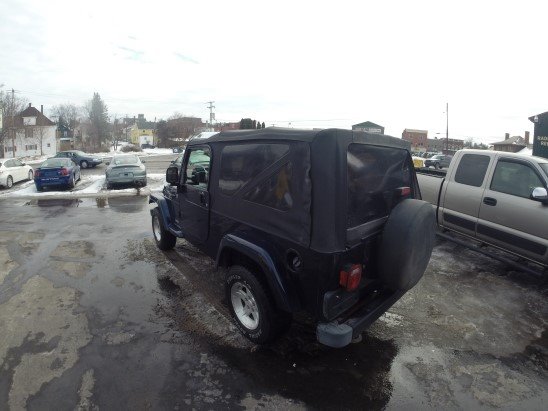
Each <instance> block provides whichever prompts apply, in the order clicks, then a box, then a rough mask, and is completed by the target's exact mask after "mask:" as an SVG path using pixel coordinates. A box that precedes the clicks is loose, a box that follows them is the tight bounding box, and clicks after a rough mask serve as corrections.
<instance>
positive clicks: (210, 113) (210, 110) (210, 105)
mask: <svg viewBox="0 0 548 411" xmlns="http://www.w3.org/2000/svg"><path fill="white" fill-rule="evenodd" d="M207 103H208V104H209V105H208V106H207V108H208V109H209V127H211V131H213V120H215V113H214V112H213V109H214V108H215V106H214V105H213V103H215V102H214V101H208V102H207Z"/></svg>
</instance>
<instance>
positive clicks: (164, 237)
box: [152, 208, 177, 250]
mask: <svg viewBox="0 0 548 411" xmlns="http://www.w3.org/2000/svg"><path fill="white" fill-rule="evenodd" d="M152 234H154V241H155V242H156V245H157V246H158V248H159V249H160V250H171V249H172V248H173V247H175V243H176V242H177V237H175V236H174V235H173V234H171V233H170V232H169V231H167V230H166V229H165V228H164V224H163V223H162V217H161V216H160V211H159V210H158V208H155V209H154V210H152Z"/></svg>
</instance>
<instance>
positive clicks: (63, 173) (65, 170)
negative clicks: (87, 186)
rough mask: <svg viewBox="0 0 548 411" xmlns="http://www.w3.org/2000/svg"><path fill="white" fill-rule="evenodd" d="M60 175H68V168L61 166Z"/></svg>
mask: <svg viewBox="0 0 548 411" xmlns="http://www.w3.org/2000/svg"><path fill="white" fill-rule="evenodd" d="M61 175H62V176H68V175H69V171H68V169H66V168H64V167H63V168H62V169H61Z"/></svg>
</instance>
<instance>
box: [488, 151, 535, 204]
mask: <svg viewBox="0 0 548 411" xmlns="http://www.w3.org/2000/svg"><path fill="white" fill-rule="evenodd" d="M536 187H544V184H543V183H542V181H541V179H540V178H539V176H538V175H537V173H535V170H533V169H532V168H531V167H529V166H528V165H526V164H523V163H518V162H514V161H505V160H499V162H498V163H497V167H496V168H495V173H494V174H493V180H492V182H491V190H493V191H498V192H500V193H505V194H511V195H514V196H517V197H523V198H529V196H530V195H531V193H532V192H533V189H534V188H536Z"/></svg>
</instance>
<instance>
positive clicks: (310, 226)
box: [188, 127, 410, 252]
mask: <svg viewBox="0 0 548 411" xmlns="http://www.w3.org/2000/svg"><path fill="white" fill-rule="evenodd" d="M259 141H279V142H283V141H286V142H288V141H289V142H293V144H291V146H292V147H293V148H292V150H291V151H290V154H289V157H290V158H291V160H292V161H293V164H294V168H293V174H294V177H295V178H296V179H297V180H296V184H299V190H297V192H296V195H295V204H298V205H296V206H294V207H293V208H292V210H291V211H289V212H288V213H281V212H280V211H276V210H271V211H269V212H268V213H265V212H264V211H263V212H261V211H257V210H258V209H257V207H258V206H256V205H254V204H252V203H249V202H245V201H239V200H235V199H234V198H230V199H228V198H227V199H224V198H223V196H218V197H217V201H216V202H215V205H214V208H215V209H217V210H219V211H220V212H221V213H223V214H224V215H229V216H232V217H233V218H235V219H237V220H241V221H247V222H248V223H249V222H251V221H252V222H253V225H255V226H256V227H263V228H264V229H265V230H268V231H270V232H274V233H276V234H278V235H281V236H284V237H286V238H288V239H293V240H294V241H296V242H298V243H299V244H301V245H304V246H307V247H310V248H312V249H314V250H316V251H320V252H335V251H340V250H344V249H345V246H346V243H347V236H346V230H347V224H346V210H347V205H346V202H347V191H346V190H347V184H346V179H347V164H346V158H347V151H348V146H349V145H350V144H353V143H358V144H369V145H376V146H383V147H393V148H395V149H398V150H407V151H409V149H410V143H409V142H407V141H405V140H402V139H400V138H395V137H391V136H386V135H379V134H370V133H365V132H362V131H352V130H342V129H325V130H299V129H285V128H276V127H269V128H265V129H261V130H234V131H223V132H221V133H219V134H216V135H213V136H212V137H209V138H197V139H193V140H191V141H189V142H188V148H191V147H192V146H195V145H203V144H211V146H219V147H220V148H221V149H222V147H224V146H226V145H227V144H228V145H229V144H239V143H251V142H259ZM214 161H219V160H218V159H217V160H214ZM236 201H239V202H238V203H236Z"/></svg>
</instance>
